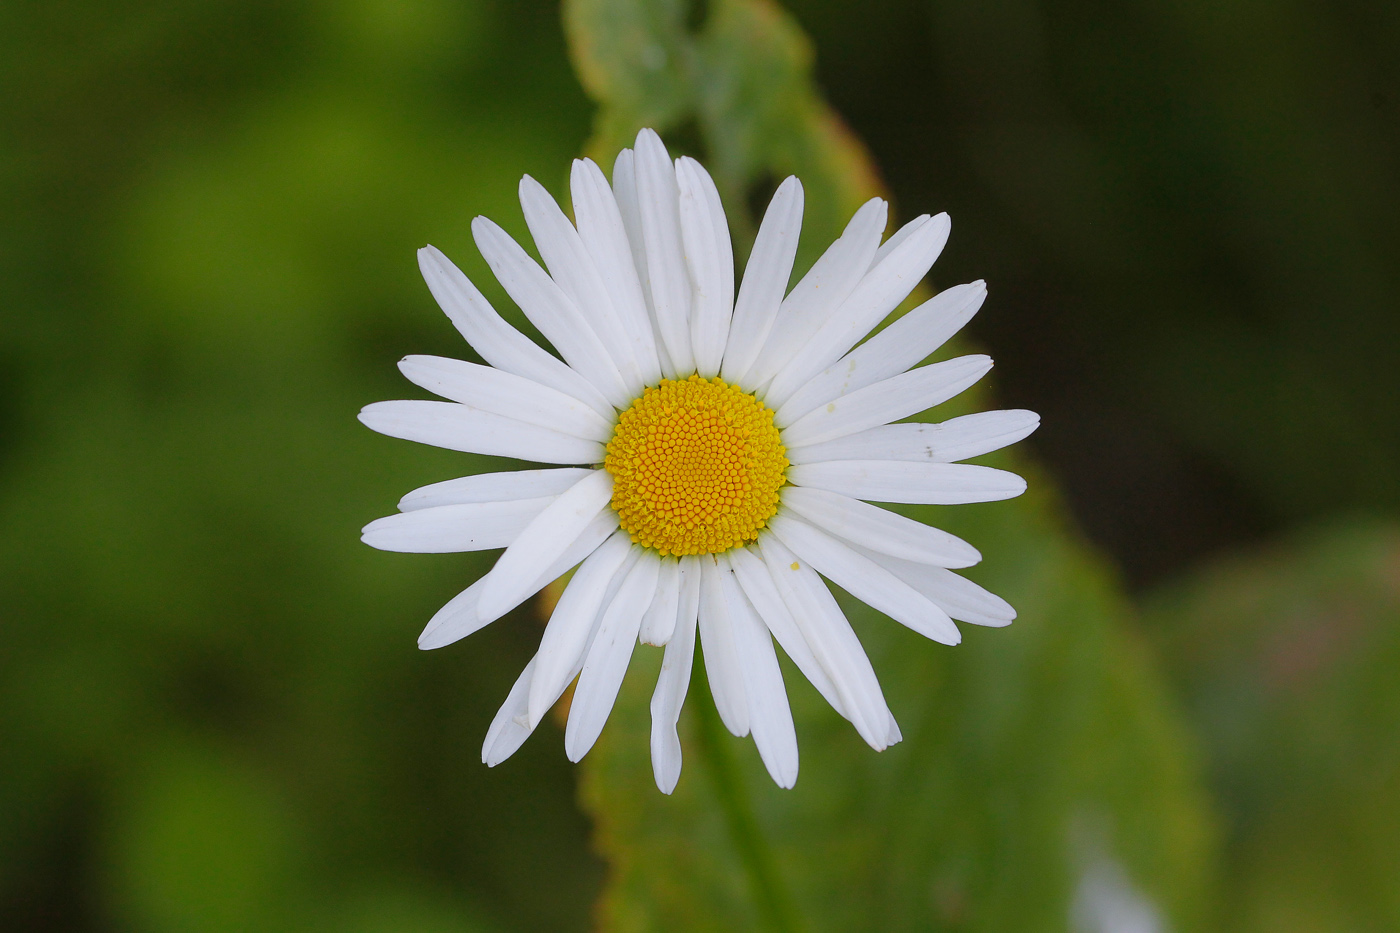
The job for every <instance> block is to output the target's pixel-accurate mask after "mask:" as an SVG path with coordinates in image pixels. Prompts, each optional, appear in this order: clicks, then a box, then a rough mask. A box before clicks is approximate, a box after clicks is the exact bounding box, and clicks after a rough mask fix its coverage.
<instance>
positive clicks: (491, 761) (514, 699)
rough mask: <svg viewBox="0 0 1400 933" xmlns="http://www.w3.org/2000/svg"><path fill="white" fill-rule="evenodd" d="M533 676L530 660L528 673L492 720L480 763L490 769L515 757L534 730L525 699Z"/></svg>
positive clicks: (517, 679)
mask: <svg viewBox="0 0 1400 933" xmlns="http://www.w3.org/2000/svg"><path fill="white" fill-rule="evenodd" d="M534 673H535V660H534V658H531V659H530V663H529V664H526V665H525V670H523V671H521V672H520V676H519V677H517V678H516V679H515V686H513V687H511V688H510V694H509V695H508V696H507V697H506V701H505V702H504V703H503V704H501V709H500V712H498V713H496V718H495V719H493V720H491V727H490V728H489V729H487V730H486V741H485V742H484V743H482V746H481V763H482V764H484V765H486V766H487V767H489V768H494V767H496V765H498V764H500V763H501V762H503V761H505V760H506V759H507V758H509V757H510V756H511V755H514V754H515V752H516V750H517V749H519V748H520V746H522V745H524V744H525V740H526V739H528V738H529V737H530V733H531V732H533V731H534V727H532V726H531V725H530V723H529V720H528V719H526V718H525V697H526V695H527V694H528V693H529V690H530V679H531V678H532V677H533V676H534Z"/></svg>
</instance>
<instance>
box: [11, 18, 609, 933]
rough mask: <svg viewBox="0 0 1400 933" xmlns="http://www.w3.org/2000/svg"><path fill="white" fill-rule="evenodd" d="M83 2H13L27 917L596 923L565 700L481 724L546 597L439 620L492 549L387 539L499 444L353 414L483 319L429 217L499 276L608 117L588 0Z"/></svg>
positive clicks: (81, 921) (18, 726)
mask: <svg viewBox="0 0 1400 933" xmlns="http://www.w3.org/2000/svg"><path fill="white" fill-rule="evenodd" d="M84 9H88V10H89V12H91V13H92V14H93V15H92V16H91V17H88V16H75V15H74V12H73V10H71V9H70V8H69V7H68V6H58V7H44V6H42V5H38V6H31V5H25V6H20V5H8V6H6V7H5V9H4V12H3V13H0V17H3V18H4V20H5V23H4V25H3V27H0V46H3V49H4V51H3V53H0V62H3V65H2V66H0V67H3V68H4V69H5V87H6V90H7V93H5V94H4V95H0V107H3V108H4V114H3V120H4V125H5V128H6V131H5V132H4V133H0V147H3V154H0V167H3V169H2V170H3V172H4V176H3V178H4V185H3V194H4V197H5V199H6V200H5V204H4V211H3V213H4V215H5V216H6V218H7V220H6V223H5V224H4V225H3V233H0V237H3V245H2V246H0V248H2V249H3V254H0V263H3V271H2V272H0V277H3V279H4V280H5V282H6V284H7V287H6V298H5V310H4V312H3V314H0V335H2V336H3V346H4V363H5V365H4V366H3V367H0V372H3V378H4V379H5V381H6V383H7V385H6V389H5V392H4V415H3V422H4V426H5V430H4V432H3V439H0V444H3V448H0V458H3V459H0V475H2V476H3V492H2V493H0V526H3V527H4V528H5V530H6V534H5V535H4V536H3V540H0V566H2V567H3V568H4V569H3V571H0V605H3V606H4V607H5V608H4V610H3V613H4V616H5V619H6V621H5V625H4V635H5V639H4V640H5V647H4V649H3V651H0V733H2V734H3V743H4V748H5V758H4V762H5V763H4V765H3V767H0V916H3V917H4V918H5V920H4V922H0V926H4V927H5V928H7V929H26V930H29V929H34V930H42V929H51V928H52V929H60V928H61V929H99V928H100V929H113V928H120V929H133V930H143V931H153V933H159V931H186V930H188V931H206V930H207V931H225V930H227V931H233V930H240V931H241V930H251V929H258V930H278V929H292V928H296V929H327V930H336V931H342V930H364V931H374V930H385V931H387V930H406V929H415V930H425V931H436V930H442V931H463V933H466V931H475V930H487V929H515V930H549V931H556V930H578V929H583V928H585V927H586V924H587V917H588V904H589V902H590V901H591V899H592V896H593V891H594V887H595V885H596V879H597V877H598V871H599V869H598V865H597V862H596V861H595V860H594V859H593V858H592V857H591V856H590V855H589V854H588V852H587V849H586V847H585V833H586V824H585V822H584V820H583V819H582V817H581V816H580V815H579V814H578V812H577V810H576V808H575V806H574V804H573V799H572V798H573V777H572V772H571V769H570V766H569V765H568V764H567V762H566V761H564V759H563V756H562V755H561V754H557V746H558V744H559V741H558V738H557V736H556V737H555V740H554V741H553V742H551V741H550V740H549V737H548V736H542V737H541V741H540V742H538V743H536V744H535V745H532V747H531V748H529V749H526V750H525V751H524V752H522V759H521V761H520V762H519V763H518V766H517V768H516V770H515V771H514V773H505V772H493V771H489V770H487V769H485V768H483V767H482V766H481V764H480V760H479V754H478V749H479V748H480V741H481V737H482V735H483V734H484V732H485V728H486V725H487V723H489V721H490V718H491V715H492V714H493V713H494V710H495V707H496V705H497V704H498V703H499V698H500V696H502V695H504V693H505V691H506V690H507V689H508V688H509V685H510V683H511V681H512V680H513V679H514V677H515V673H516V671H517V670H518V668H519V667H520V666H522V665H523V664H524V662H525V659H526V658H528V656H529V654H530V653H531V652H532V650H533V647H532V643H533V641H534V640H535V639H536V637H537V635H536V632H537V627H536V623H535V621H534V620H533V618H532V617H531V616H530V614H529V613H528V612H521V613H518V614H517V616H516V617H515V618H513V619H510V620H507V621H505V622H504V623H502V624H501V625H498V626H495V627H493V631H491V632H488V633H485V634H484V636H483V637H481V638H478V639H476V640H474V643H473V644H472V645H471V646H470V655H471V657H472V659H473V660H472V661H471V662H469V663H468V664H467V665H464V664H463V663H462V659H463V658H464V657H465V656H466V654H467V653H465V652H464V653H451V652H447V653H442V654H438V655H424V654H422V653H420V652H418V651H417V650H416V648H415V647H414V644H413V635H414V634H415V632H416V629H415V628H414V626H415V625H418V624H421V623H422V622H423V621H425V620H426V619H427V618H428V617H429V616H430V615H431V613H432V612H433V611H434V609H436V607H437V606H438V605H440V604H441V603H443V602H445V601H446V600H447V599H448V598H449V597H450V596H451V595H453V594H454V593H455V592H457V591H458V590H459V589H461V588H462V587H463V586H464V585H465V584H466V583H468V582H470V580H471V579H472V578H473V577H475V576H476V575H478V574H479V573H480V572H481V570H482V569H483V568H484V566H485V564H484V561H483V558H482V556H481V555H468V556H465V557H463V556H444V557H441V558H431V557H430V558H427V559H425V560H413V559H411V558H408V557H399V556H397V555H385V554H380V553H376V552H373V551H371V550H369V549H368V548H365V547H364V546H363V545H361V544H360V543H359V542H358V540H357V537H358V534H357V533H358V529H359V527H360V526H361V525H363V524H364V523H365V522H366V521H367V520H369V519H371V518H374V517H375V516H377V515H380V514H384V513H386V512H389V511H392V510H393V508H394V503H395V502H396V501H397V499H398V497H399V496H400V495H402V494H403V493H404V492H405V491H407V490H408V489H409V488H411V487H412V486H414V485H417V484H420V483H425V482H430V481H433V480H436V479H442V478H444V477H446V476H452V475H459V474H461V473H465V472H473V471H477V470H480V469H482V468H484V467H486V466H488V462H487V461H485V460H484V459H483V458H471V457H464V456H462V455H459V454H450V453H447V452H445V451H437V450H432V449H429V448H426V447H421V446H418V445H411V444H402V443H395V442H392V441H389V440H387V439H384V438H380V437H378V436H376V435H373V434H371V433H370V432H368V431H366V430H365V429H364V428H363V427H362V426H361V425H359V424H358V423H357V422H356V421H355V417H354V415H355V412H356V411H357V410H358V409H359V407H360V406H361V405H363V404H365V403H366V402H369V401H372V400H375V399H377V398H390V397H394V396H396V395H400V394H402V392H403V388H402V386H401V385H400V381H399V380H398V379H397V373H395V371H394V368H393V362H394V360H396V359H397V358H398V357H399V356H400V355H402V353H404V352H407V351H408V350H410V349H413V350H417V351H433V350H437V351H439V352H444V353H451V354H455V355H460V354H461V353H462V351H463V349H464V348H463V345H462V344H461V341H460V338H457V337H456V335H455V334H454V333H453V331H452V328H451V327H450V325H449V324H448V322H447V321H446V320H445V318H443V317H442V316H441V315H440V314H438V313H437V312H436V310H435V309H434V307H433V304H432V300H431V298H430V297H429V296H428V294H427V291H426V289H425V288H424V287H423V285H422V283H421V281H420V280H419V279H418V275H417V270H416V268H415V264H414V258H413V257H414V249H415V248H416V247H418V246H421V245H422V244H423V243H425V242H427V241H428V240H429V239H430V238H431V239H432V240H433V241H434V242H436V243H437V244H439V245H440V246H442V247H443V248H445V249H447V250H449V251H450V252H452V253H454V255H458V256H459V257H460V258H461V259H462V260H463V264H464V265H465V266H466V267H467V268H469V269H471V270H472V271H473V273H475V274H477V275H478V277H479V279H480V280H483V283H484V281H485V280H487V279H489V276H487V275H485V274H484V268H485V267H484V263H480V261H479V260H477V266H473V265H472V261H471V257H470V256H468V255H466V252H467V249H466V248H467V245H468V244H469V243H470V235H469V230H468V225H469V223H470V219H471V217H472V216H473V215H474V214H476V213H489V214H493V215H495V216H498V217H502V219H503V220H504V221H505V222H506V223H507V225H508V226H510V227H512V228H513V229H517V230H523V227H524V225H523V223H521V222H520V221H519V215H518V210H516V209H515V208H514V196H513V194H514V190H515V185H516V182H517V180H518V179H519V175H520V173H521V172H523V171H530V172H533V173H535V174H537V175H539V176H540V177H541V178H543V179H544V180H545V181H546V182H547V183H549V184H551V185H555V186H556V187H557V184H558V182H559V181H560V180H562V178H563V177H564V174H563V173H564V171H565V170H566V168H567V166H568V160H569V158H570V157H571V156H572V155H573V154H574V153H575V152H577V150H578V148H579V146H580V144H581V141H582V139H583V136H584V133H585V130H586V125H587V118H588V111H587V106H586V102H585V100H584V98H583V96H582V94H581V93H580V92H579V91H578V89H577V85H576V83H575V82H574V80H573V78H572V76H571V75H570V73H569V70H568V64H567V60H566V57H565V52H564V49H563V44H562V36H561V33H560V30H559V28H558V25H557V16H558V11H557V9H556V8H555V7H553V6H552V5H550V4H548V3H509V4H507V3H496V4H487V3H481V4H461V3H455V2H452V3H448V2H437V0H416V2H412V3H401V2H377V0H356V2H352V3H333V4H301V5H295V6H287V5H282V4H273V3H266V4H257V3H254V4H251V5H246V4H232V3H214V4H204V3H184V4H181V3H177V2H170V3H166V4H163V5H160V6H158V7H148V6H147V5H138V4H127V5H117V6H108V5H103V6H95V7H91V8H87V7H85V8H84ZM542 26H543V27H550V28H541V27H542ZM473 253H474V251H473ZM492 295H493V298H496V299H499V293H495V292H493V293H492ZM501 305H502V307H504V306H505V303H504V302H501ZM542 879H547V883H548V884H549V886H550V890H551V895H550V896H549V897H545V898H541V897H539V896H538V893H537V892H538V885H539V884H540V883H541V880H542Z"/></svg>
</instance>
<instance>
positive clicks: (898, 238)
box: [865, 214, 929, 272]
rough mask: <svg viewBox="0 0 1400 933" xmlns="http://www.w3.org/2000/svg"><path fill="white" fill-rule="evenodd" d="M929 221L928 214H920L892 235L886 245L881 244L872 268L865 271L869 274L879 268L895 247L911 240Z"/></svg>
mask: <svg viewBox="0 0 1400 933" xmlns="http://www.w3.org/2000/svg"><path fill="white" fill-rule="evenodd" d="M928 220H929V215H928V214H920V215H919V216H918V217H915V218H914V219H913V220H911V221H909V222H908V223H906V224H905V225H904V226H902V227H900V228H899V229H898V230H896V231H895V232H894V233H892V234H890V238H889V239H888V240H886V241H885V242H884V243H882V244H880V248H879V249H878V250H876V251H875V255H874V257H873V258H871V260H870V267H869V268H868V269H866V270H865V271H867V272H869V271H870V269H873V268H875V267H876V266H878V265H879V264H880V263H881V261H883V260H884V258H885V257H886V256H888V255H889V254H890V253H892V252H894V250H895V247H897V246H899V244H901V243H903V242H904V241H905V240H907V239H909V234H911V233H913V232H914V231H915V230H918V229H919V228H920V227H922V226H923V225H924V224H926V223H928Z"/></svg>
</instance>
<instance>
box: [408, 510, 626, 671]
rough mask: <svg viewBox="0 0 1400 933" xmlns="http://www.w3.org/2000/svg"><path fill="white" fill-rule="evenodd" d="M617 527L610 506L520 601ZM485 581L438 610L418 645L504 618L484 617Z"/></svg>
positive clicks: (432, 644) (445, 640)
mask: <svg viewBox="0 0 1400 933" xmlns="http://www.w3.org/2000/svg"><path fill="white" fill-rule="evenodd" d="M616 530H617V514H616V513H615V512H613V511H612V510H610V509H609V510H604V511H603V512H600V513H599V514H598V517H597V518H595V519H593V521H592V522H590V523H589V525H588V527H587V528H585V529H584V530H583V534H581V535H579V536H578V538H576V539H575V540H574V543H573V544H571V545H569V547H568V549H567V550H565V551H564V553H563V554H560V555H559V557H558V559H556V560H555V561H554V563H553V564H550V565H549V567H547V568H546V569H545V571H544V573H542V574H540V575H539V576H538V577H536V578H535V585H534V586H533V587H531V588H530V592H529V593H526V594H525V595H524V596H522V597H521V598H520V602H524V601H525V600H526V599H528V598H529V597H530V596H533V595H534V594H535V593H538V592H539V591H540V590H542V589H544V587H545V585H546V584H548V583H549V582H550V581H551V580H556V579H558V578H559V577H560V576H562V575H563V573H564V571H566V570H568V569H569V568H570V567H572V566H574V565H575V564H577V563H578V562H579V561H581V560H583V559H584V558H585V557H587V556H588V555H589V554H592V553H593V552H594V550H596V549H597V547H598V545H600V544H602V543H603V541H605V540H606V539H607V537H608V535H610V534H612V533H613V532H614V531H616ZM488 576H489V574H488ZM485 583H486V577H482V578H481V579H480V580H477V581H476V582H475V583H473V584H472V585H471V586H469V587H467V588H466V589H465V590H463V591H462V592H460V593H458V594H457V595H456V596H454V597H453V598H452V599H451V600H449V601H448V603H447V605H445V606H443V607H442V608H441V609H439V610H438V611H437V612H436V613H434V614H433V617H432V618H431V619H429V620H428V624H427V625H426V626H425V627H424V628H423V633H422V634H421V635H419V636H418V647H419V648H421V649H423V650H424V651H429V650H431V649H433V648H441V647H443V646H444V645H450V644H452V643H453V642H455V641H459V640H460V639H463V638H466V637H467V636H468V635H470V634H472V633H473V632H476V631H478V630H480V629H482V628H484V627H485V626H487V625H489V624H490V623H492V622H494V621H496V619H498V618H500V616H491V617H489V618H483V617H482V615H481V614H480V613H479V612H478V611H477V600H478V599H479V598H480V596H481V588H482V587H483V586H484V585H485ZM518 605H520V603H515V604H514V605H511V606H507V607H506V608H505V609H504V610H502V612H501V615H505V613H507V612H510V611H511V610H512V609H514V608H515V607H516V606H518ZM561 689H562V688H561Z"/></svg>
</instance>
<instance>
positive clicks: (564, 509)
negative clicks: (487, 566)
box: [481, 470, 612, 615]
mask: <svg viewBox="0 0 1400 933" xmlns="http://www.w3.org/2000/svg"><path fill="white" fill-rule="evenodd" d="M611 497H612V474H610V473H609V472H608V471H607V470H594V471H593V474H592V475H591V476H586V477H584V478H583V479H582V480H580V481H579V482H578V483H577V484H576V485H575V486H574V487H573V488H572V489H570V490H569V491H568V492H566V493H564V494H563V495H561V496H560V497H559V498H558V499H555V500H554V502H552V503H550V505H549V506H548V507H547V508H546V509H545V510H544V511H543V512H541V513H540V514H539V515H538V516H536V518H535V520H534V521H532V522H530V524H529V525H528V526H526V528H525V530H524V531H522V532H521V533H520V536H519V537H518V538H516V539H515V542H514V543H513V544H511V545H510V547H508V548H506V550H505V553H504V554H502V555H501V557H500V559H499V560H497V561H496V566H495V567H493V568H491V573H490V574H489V576H488V578H487V580H488V582H487V584H486V588H485V589H484V590H482V593H481V613H482V615H493V614H499V613H500V612H501V611H503V610H502V608H501V607H503V606H507V605H510V604H511V603H513V602H516V601H518V600H520V599H521V598H523V597H522V596H521V594H522V593H526V592H528V591H529V587H530V586H531V585H532V584H533V583H534V581H535V579H536V578H538V577H539V575H540V574H541V573H542V572H544V570H545V568H547V567H548V566H550V565H551V564H553V563H554V561H555V560H556V559H557V558H558V557H559V555H560V554H562V553H564V551H565V549H567V548H568V546H569V544H570V543H572V542H573V540H574V539H575V538H577V537H578V536H579V535H580V534H582V533H583V530H584V529H585V528H587V527H588V524H589V522H591V521H593V518H594V516H596V515H597V514H598V513H599V512H601V511H603V510H604V509H606V508H608V501H609V499H610V498H611Z"/></svg>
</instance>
